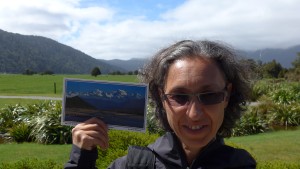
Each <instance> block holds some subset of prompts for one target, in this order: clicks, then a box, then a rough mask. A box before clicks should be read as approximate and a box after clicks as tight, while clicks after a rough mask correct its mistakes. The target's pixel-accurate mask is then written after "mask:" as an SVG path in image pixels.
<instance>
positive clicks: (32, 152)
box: [0, 143, 71, 164]
mask: <svg viewBox="0 0 300 169" xmlns="http://www.w3.org/2000/svg"><path fill="white" fill-rule="evenodd" d="M70 150H71V145H43V144H36V143H22V144H17V143H12V144H0V161H1V162H8V163H14V162H17V161H20V160H24V159H38V160H48V159H49V160H53V161H55V162H56V163H58V164H64V163H65V162H67V161H68V159H69V155H70Z"/></svg>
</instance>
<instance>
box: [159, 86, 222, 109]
mask: <svg viewBox="0 0 300 169" xmlns="http://www.w3.org/2000/svg"><path fill="white" fill-rule="evenodd" d="M225 89H226V87H225ZM225 89H224V90H225ZM224 90H223V91H220V92H209V93H196V94H179V93H174V94H173V93H172V94H163V99H165V100H167V101H168V102H169V104H170V105H171V106H174V107H179V106H185V105H188V104H189V103H190V102H191V100H192V97H194V96H196V97H197V99H198V101H199V102H200V103H201V104H203V105H213V104H218V103H221V102H222V101H224V98H225V92H226V91H224Z"/></svg>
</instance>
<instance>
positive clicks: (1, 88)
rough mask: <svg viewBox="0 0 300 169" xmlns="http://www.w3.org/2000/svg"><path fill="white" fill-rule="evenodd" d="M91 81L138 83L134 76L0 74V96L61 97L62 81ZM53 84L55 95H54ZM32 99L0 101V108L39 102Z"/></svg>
mask: <svg viewBox="0 0 300 169" xmlns="http://www.w3.org/2000/svg"><path fill="white" fill-rule="evenodd" d="M64 78H76V79H91V80H104V81H120V82H138V79H137V76H136V75H101V76H97V77H93V76H91V75H32V76H29V75H15V74H0V81H1V83H0V95H3V96H48V97H58V98H61V97H62V88H63V79H64ZM54 83H55V84H56V93H54ZM41 101H42V100H33V99H1V98H0V108H3V107H5V106H6V105H16V104H21V105H27V104H34V103H38V102H41Z"/></svg>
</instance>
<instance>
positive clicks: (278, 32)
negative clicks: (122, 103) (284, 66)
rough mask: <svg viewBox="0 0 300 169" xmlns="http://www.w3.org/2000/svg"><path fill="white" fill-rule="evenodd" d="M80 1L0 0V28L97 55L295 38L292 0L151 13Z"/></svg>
mask: <svg viewBox="0 0 300 169" xmlns="http://www.w3.org/2000/svg"><path fill="white" fill-rule="evenodd" d="M83 2H84V1H79V0H77V1H75V0H74V1H73V0H52V1H40V0H31V1H22V0H20V1H18V0H10V1H4V0H3V2H2V0H1V6H0V25H1V28H0V29H4V30H6V31H9V32H18V33H22V34H34V35H41V36H46V37H49V38H53V39H55V40H57V41H59V42H61V43H64V44H67V45H70V46H72V47H74V48H76V49H79V50H81V51H83V52H84V53H87V54H89V55H90V56H92V57H95V58H101V59H115V58H118V59H130V58H138V57H149V56H151V55H152V54H154V53H155V52H156V51H157V50H158V49H159V48H161V47H164V46H167V45H169V44H171V43H173V42H174V41H178V40H181V39H211V40H221V41H225V42H227V43H229V44H231V45H232V46H234V47H236V48H239V49H246V50H255V49H259V48H266V47H280V48H286V47H289V46H293V45H297V44H299V39H300V34H299V31H298V29H299V27H300V22H299V21H300V15H299V14H298V13H299V11H300V1H298V0H264V1H261V0H243V1H239V0H226V1H219V0H189V1H183V2H182V3H181V4H179V5H177V6H175V7H173V8H165V10H162V9H163V6H165V5H166V4H161V3H160V2H157V4H154V5H153V6H152V7H153V10H156V9H154V8H155V7H156V8H157V16H155V17H147V16H145V13H141V14H139V13H135V15H134V14H133V13H130V14H128V15H126V10H124V9H121V8H122V6H118V7H115V6H113V4H114V3H111V4H110V3H109V2H110V1H107V3H105V5H102V6H101V4H99V3H98V4H97V3H94V5H93V6H86V7H82V6H81V4H82V3H83ZM120 2H121V1H120ZM124 3H126V2H124ZM127 6H130V5H128V4H127ZM135 8H136V4H135ZM153 13H155V12H152V14H153ZM127 16H130V18H128V17H127Z"/></svg>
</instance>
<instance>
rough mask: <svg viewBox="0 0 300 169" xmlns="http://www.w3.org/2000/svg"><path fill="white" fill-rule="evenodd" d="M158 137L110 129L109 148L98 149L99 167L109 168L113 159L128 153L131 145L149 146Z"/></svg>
mask: <svg viewBox="0 0 300 169" xmlns="http://www.w3.org/2000/svg"><path fill="white" fill-rule="evenodd" d="M158 137H159V136H158V135H157V134H149V133H138V132H129V131H118V130H110V131H109V138H110V139H109V149H108V150H99V151H98V154H99V157H98V161H97V166H98V167H99V168H107V166H109V164H110V163H111V162H112V161H114V160H115V159H117V158H118V157H121V156H124V155H126V154H127V149H128V147H129V146H130V145H137V146H147V145H148V144H150V143H152V142H154V141H155V140H156V139H157V138H158ZM100 161H101V163H100Z"/></svg>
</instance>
